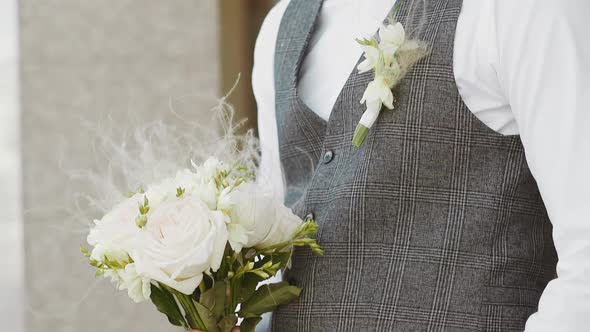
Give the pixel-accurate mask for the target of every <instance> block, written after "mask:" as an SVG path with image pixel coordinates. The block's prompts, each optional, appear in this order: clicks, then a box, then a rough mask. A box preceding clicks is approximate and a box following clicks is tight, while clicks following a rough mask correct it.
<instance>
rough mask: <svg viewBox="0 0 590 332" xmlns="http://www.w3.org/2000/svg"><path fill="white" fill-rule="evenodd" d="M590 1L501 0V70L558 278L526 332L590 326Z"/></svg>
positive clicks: (564, 331) (498, 18) (497, 12)
mask: <svg viewBox="0 0 590 332" xmlns="http://www.w3.org/2000/svg"><path fill="white" fill-rule="evenodd" d="M589 14H590V2H588V1H587V0H559V1H554V0H518V1H514V0H498V1H497V2H496V8H495V30H496V33H497V43H498V68H497V70H498V77H499V80H500V82H501V85H502V86H503V90H504V92H505V94H506V98H508V100H509V102H510V105H511V107H512V111H513V113H514V115H515V118H516V121H517V123H518V127H519V131H520V135H521V139H522V142H523V144H524V147H525V152H526V157H527V162H528V164H529V167H530V169H531V172H532V174H533V176H534V177H535V179H536V180H537V183H538V186H539V189H540V191H541V195H542V197H543V201H544V203H545V205H546V207H547V211H548V213H549V217H550V219H551V222H552V224H553V237H554V242H555V248H556V249H557V253H558V256H559V262H558V266H557V273H558V278H557V279H555V280H553V281H551V282H550V283H549V285H548V286H547V288H546V289H545V291H544V293H543V294H542V297H541V300H540V303H539V307H538V312H537V313H535V314H534V315H532V316H531V317H530V319H529V320H528V322H527V325H526V331H527V332H555V331H560V332H574V331H576V332H579V331H585V330H588V328H589V326H590V300H589V299H590V37H589V35H588V34H589V33H590V20H589V19H588V15H589Z"/></svg>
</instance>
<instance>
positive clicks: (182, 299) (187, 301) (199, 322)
mask: <svg viewBox="0 0 590 332" xmlns="http://www.w3.org/2000/svg"><path fill="white" fill-rule="evenodd" d="M165 287H166V289H167V290H168V291H169V292H171V293H172V294H174V296H176V298H177V299H178V302H179V303H180V305H181V306H182V308H183V309H184V313H185V314H186V319H187V321H188V325H189V326H190V328H191V329H197V330H201V331H206V326H205V323H204V322H203V319H202V318H201V316H200V315H199V312H198V311H197V308H196V307H195V304H194V303H193V299H191V297H190V296H188V295H186V294H183V293H181V292H179V291H177V290H175V289H173V288H170V287H167V286H165Z"/></svg>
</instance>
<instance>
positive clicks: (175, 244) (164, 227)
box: [133, 195, 227, 295]
mask: <svg viewBox="0 0 590 332" xmlns="http://www.w3.org/2000/svg"><path fill="white" fill-rule="evenodd" d="M142 235H143V236H142V242H141V247H140V248H139V251H138V252H137V253H136V254H135V255H134V256H133V258H134V259H135V265H136V268H137V272H138V273H140V274H142V275H144V276H146V277H148V278H151V279H153V280H157V281H159V282H161V283H163V284H165V285H167V286H169V287H172V288H174V289H176V290H178V291H179V292H182V293H184V294H187V295H189V294H192V292H193V291H194V290H195V289H196V288H197V287H198V285H199V284H200V283H201V280H202V279H203V273H208V272H209V271H210V270H213V271H217V269H218V268H219V266H220V264H221V260H222V258H223V252H224V250H225V245H226V243H227V228H226V226H225V223H224V216H223V214H222V213H221V212H219V211H211V210H210V209H209V208H208V207H207V205H205V203H203V202H202V201H201V200H200V199H199V198H198V197H197V196H196V195H186V196H185V195H183V196H182V197H181V198H177V199H174V200H170V201H167V202H164V203H162V204H161V205H160V206H158V208H157V209H155V210H153V211H150V214H149V215H148V222H147V225H146V227H145V228H144V231H143V234H142Z"/></svg>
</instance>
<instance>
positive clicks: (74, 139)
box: [0, 0, 272, 332]
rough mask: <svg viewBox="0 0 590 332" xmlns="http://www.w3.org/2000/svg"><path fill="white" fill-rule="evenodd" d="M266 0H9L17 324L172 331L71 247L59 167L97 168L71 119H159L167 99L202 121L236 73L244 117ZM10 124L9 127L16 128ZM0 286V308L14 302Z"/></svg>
mask: <svg viewBox="0 0 590 332" xmlns="http://www.w3.org/2000/svg"><path fill="white" fill-rule="evenodd" d="M5 1H6V0H5ZM10 1H16V0H10ZM271 3H272V1H270V0H269V1H265V0H257V1H235V0H175V1H161V0H101V1H80V0H43V1H39V0H19V1H18V9H19V14H18V17H19V21H20V22H19V29H20V32H19V34H20V54H21V64H20V82H21V83H20V88H21V98H20V101H21V108H20V110H21V122H22V126H20V128H21V129H20V131H21V134H20V137H21V138H22V149H21V152H22V165H23V167H22V188H20V189H18V188H16V189H15V190H22V192H23V194H22V198H23V205H24V208H23V213H22V215H23V216H24V218H23V220H24V244H23V246H24V248H25V257H24V268H25V289H26V292H27V296H26V298H25V299H26V305H24V307H23V308H24V313H25V322H26V331H51V332H62V331H63V332H74V331H76V332H79V331H84V332H94V331H97V332H98V331H101V332H103V331H142V332H150V331H154V332H156V331H158V332H163V331H172V330H174V329H171V328H170V327H169V326H168V323H167V321H166V320H165V319H164V317H163V316H161V315H160V314H158V313H156V311H155V310H154V308H152V304H151V303H144V304H142V305H134V304H132V303H131V302H130V301H129V299H128V298H127V295H126V294H125V293H124V292H119V291H116V290H114V289H113V287H112V285H110V284H109V282H108V281H106V280H102V279H95V278H94V275H93V273H92V269H90V268H89V267H88V266H87V262H85V260H84V259H83V257H82V256H81V255H80V253H79V249H78V246H79V245H80V244H82V243H84V242H85V236H86V233H87V230H88V227H87V226H86V225H84V224H80V223H75V222H71V221H68V220H69V218H68V216H71V215H72V209H74V206H73V202H72V201H69V200H68V199H69V197H68V196H67V195H65V192H67V191H69V190H70V189H71V188H69V187H68V186H69V185H70V184H69V183H68V177H67V176H66V175H65V173H64V169H76V168H77V169H92V168H96V167H100V160H98V161H97V160H95V159H93V158H94V155H93V152H92V148H91V136H92V135H90V133H89V132H88V129H87V127H86V126H84V125H82V123H100V121H103V120H104V119H105V118H111V119H113V121H114V122H115V123H117V125H118V126H120V128H122V129H123V128H130V127H132V126H133V123H132V121H131V120H130V119H132V118H133V117H135V118H137V119H149V118H151V117H159V116H161V115H162V114H163V113H166V112H169V106H170V105H171V104H173V105H174V106H175V108H178V109H180V111H184V114H189V115H190V117H191V119H192V120H200V119H202V120H203V121H206V120H207V117H208V116H209V113H208V112H207V111H206V110H207V107H210V106H212V103H211V100H212V98H214V97H218V96H220V95H222V94H225V92H227V91H228V90H229V87H231V86H232V85H233V83H234V81H235V79H236V78H237V76H238V73H240V72H241V73H242V80H241V83H240V85H239V87H238V90H237V91H236V92H235V93H234V94H233V95H232V97H231V100H232V101H233V102H234V103H235V104H236V106H237V109H238V110H239V112H240V114H239V115H240V116H244V117H249V118H250V119H251V121H250V123H249V126H255V122H254V121H255V108H254V101H253V98H252V93H251V87H250V71H251V61H252V50H253V44H254V40H255V36H256V34H257V31H258V26H259V24H260V22H261V20H262V18H263V17H264V14H265V12H266V11H267V10H268V9H269V8H270V6H271ZM0 7H1V6H0ZM0 29H3V28H0ZM229 54H231V56H229ZM0 68H1V67H0ZM130 113H132V114H133V117H130V116H129V114H130ZM14 114H16V113H14ZM14 114H13V115H12V118H8V119H6V118H5V117H6V115H5V113H4V112H2V113H1V114H0V116H2V118H1V120H2V122H3V124H5V126H8V127H10V128H19V121H18V117H17V116H16V115H14ZM171 121H172V120H171ZM175 121H180V120H175ZM9 133H12V134H13V136H14V137H16V136H17V133H16V129H14V130H13V131H9ZM4 134H5V133H4V132H2V133H0V135H4ZM0 137H2V144H4V145H7V146H8V148H13V147H16V146H17V145H16V142H14V137H12V140H11V139H10V138H5V137H4V136H0ZM64 146H67V149H64V148H63V147H64ZM14 149H15V151H16V149H17V148H14ZM12 152H14V151H12ZM16 152H18V151H16ZM16 152H15V153H16ZM9 153H10V151H9ZM14 159H15V160H18V157H15V158H14ZM3 160H4V158H3ZM8 167H10V168H11V170H17V169H18V168H17V167H16V166H14V165H9V166H8ZM14 172H17V171H14ZM19 172H20V171H19ZM2 175H3V176H4V177H12V178H13V179H15V180H14V181H15V187H16V183H19V182H21V181H19V180H18V179H19V177H18V174H17V173H10V172H3V173H2ZM2 183H3V184H4V183H8V182H4V178H3V179H2ZM84 189H85V188H76V190H79V191H81V192H83V191H84ZM13 196H14V197H17V198H18V197H20V196H18V194H15V195H13ZM5 203H6V202H5ZM7 205H9V204H7ZM12 206H17V202H14V204H12ZM0 211H4V209H0ZM15 211H16V210H15ZM15 214H16V215H18V211H17V212H15ZM3 219H4V218H3ZM15 224H18V223H15ZM3 231H4V230H3ZM2 245H4V244H2ZM12 246H14V244H13V245H12ZM12 246H11V247H10V248H12ZM16 247H18V244H17V245H16ZM1 248H4V247H1ZM0 274H1V273H0ZM2 295H3V296H2V299H0V305H2V306H4V305H5V304H10V305H12V303H14V302H12V300H8V299H6V298H5V297H4V294H2ZM16 307H18V306H16ZM0 308H3V307H1V306H0ZM2 310H3V314H4V313H5V312H4V309H2ZM11 331H15V332H20V330H18V329H11Z"/></svg>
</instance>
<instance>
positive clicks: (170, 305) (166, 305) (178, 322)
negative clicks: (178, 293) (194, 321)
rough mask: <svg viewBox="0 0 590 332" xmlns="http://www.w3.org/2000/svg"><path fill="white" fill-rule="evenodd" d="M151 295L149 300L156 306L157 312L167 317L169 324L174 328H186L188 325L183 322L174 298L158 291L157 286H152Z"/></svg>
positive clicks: (167, 293) (165, 292)
mask: <svg viewBox="0 0 590 332" xmlns="http://www.w3.org/2000/svg"><path fill="white" fill-rule="evenodd" d="M151 288H152V294H151V295H150V299H151V300H152V302H153V303H154V305H155V306H156V308H157V309H158V311H159V312H161V313H163V314H164V315H166V316H167V317H168V321H169V322H170V324H172V325H175V326H182V327H185V328H186V327H188V324H187V323H186V321H185V320H184V317H183V316H182V313H181V312H180V309H179V308H178V305H177V304H176V300H175V299H174V296H173V295H172V294H170V293H169V292H167V291H165V290H162V289H160V288H159V287H158V286H156V285H154V284H152V287H151Z"/></svg>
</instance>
